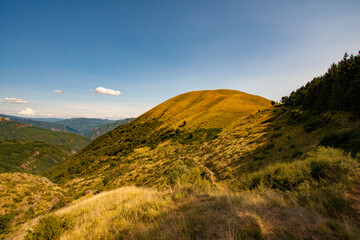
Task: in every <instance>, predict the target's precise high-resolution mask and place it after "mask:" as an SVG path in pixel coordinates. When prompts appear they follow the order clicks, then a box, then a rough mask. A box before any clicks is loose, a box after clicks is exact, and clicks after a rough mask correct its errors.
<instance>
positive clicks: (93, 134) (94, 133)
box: [85, 118, 134, 139]
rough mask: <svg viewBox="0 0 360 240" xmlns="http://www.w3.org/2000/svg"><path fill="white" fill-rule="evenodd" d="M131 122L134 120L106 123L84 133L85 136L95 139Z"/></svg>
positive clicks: (127, 119)
mask: <svg viewBox="0 0 360 240" xmlns="http://www.w3.org/2000/svg"><path fill="white" fill-rule="evenodd" d="M132 120H134V118H126V119H122V120H118V121H116V122H113V123H108V124H104V125H102V126H98V127H93V128H90V129H89V130H88V131H87V132H86V133H85V136H87V137H90V138H92V139H95V138H97V137H99V136H100V135H103V134H105V133H107V132H109V131H111V130H113V129H115V128H117V127H118V126H120V125H123V124H126V123H128V122H130V121H132Z"/></svg>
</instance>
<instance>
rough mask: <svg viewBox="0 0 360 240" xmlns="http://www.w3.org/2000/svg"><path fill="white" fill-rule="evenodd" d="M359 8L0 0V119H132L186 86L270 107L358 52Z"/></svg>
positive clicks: (350, 4)
mask: <svg viewBox="0 0 360 240" xmlns="http://www.w3.org/2000/svg"><path fill="white" fill-rule="evenodd" d="M359 11H360V1H358V0H354V1H351V0H349V1H331V0H327V1H307V0H304V1H227V0H218V1H212V0H207V1H200V0H192V1H186V0H185V1H171V0H166V1H165V0H164V1H161V0H158V1H150V0H144V1H136V0H129V1H125V0H123V1H110V0H109V1H100V0H99V1H95V0H93V1H77V0H74V1H56V0H52V1H41V0H39V1H21V0H19V1H12V0H10V1H7V0H2V1H0V113H2V114H8V115H15V116H23V117H60V118H71V117H91V118H108V119H121V118H125V117H136V116H139V115H141V114H142V113H144V112H146V111H147V110H149V109H151V108H153V107H155V106H156V105H158V104H160V103H161V102H163V101H165V100H167V99H169V98H171V97H174V96H176V95H179V94H181V93H185V92H188V91H194V90H208V89H235V90H240V91H243V92H247V93H250V94H255V95H260V96H263V97H265V98H268V99H271V100H275V101H279V100H280V99H281V97H282V96H285V95H289V94H290V93H291V91H293V90H296V89H297V88H299V87H301V86H302V85H304V84H306V82H308V81H311V80H312V79H313V78H314V77H317V76H320V75H322V74H324V73H325V72H326V71H327V69H328V68H329V67H330V65H331V64H332V63H334V62H338V61H339V60H341V59H342V57H343V55H344V53H345V52H347V53H349V54H354V55H355V54H357V53H358V51H359V50H360V31H359V30H360V14H359Z"/></svg>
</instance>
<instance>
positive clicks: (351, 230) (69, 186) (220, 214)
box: [0, 56, 360, 239]
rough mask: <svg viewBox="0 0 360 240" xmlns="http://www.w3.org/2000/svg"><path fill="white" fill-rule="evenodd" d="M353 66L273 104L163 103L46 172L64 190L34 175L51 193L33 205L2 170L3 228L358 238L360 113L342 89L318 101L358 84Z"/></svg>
mask: <svg viewBox="0 0 360 240" xmlns="http://www.w3.org/2000/svg"><path fill="white" fill-rule="evenodd" d="M357 61H358V56H356V57H353V56H351V57H350V58H348V57H345V58H344V59H343V61H342V62H341V63H339V64H338V65H333V67H332V68H331V69H330V70H331V71H333V72H334V75H332V73H331V74H330V73H328V77H321V78H319V79H320V80H315V83H319V84H318V85H316V84H315V85H313V84H314V81H313V82H312V83H309V84H308V85H307V87H303V88H301V89H300V90H298V91H296V93H293V94H292V95H290V97H288V98H284V99H283V102H284V103H285V104H283V105H277V104H276V103H275V102H272V103H271V101H269V100H266V99H263V98H261V97H258V96H253V95H249V94H245V93H242V92H238V91H231V90H214V91H196V92H190V93H186V94H182V95H179V96H177V97H175V98H172V99H169V100H168V101H166V102H164V103H162V104H160V105H159V106H157V107H155V108H153V109H152V110H150V111H149V112H147V113H145V114H143V115H142V116H140V117H139V118H137V119H134V120H133V121H131V122H129V123H128V124H125V125H121V126H119V127H117V128H116V129H114V130H112V131H110V132H108V133H107V134H104V135H102V136H100V137H98V138H96V139H95V140H94V141H93V142H92V143H90V144H89V145H87V146H86V147H85V148H83V149H81V150H80V151H79V152H78V153H76V154H75V155H73V156H71V157H70V158H69V159H67V160H65V161H63V162H61V163H60V164H59V165H56V166H55V167H53V168H52V169H50V170H49V171H47V172H46V176H49V177H50V178H51V180H53V181H56V182H57V183H59V184H60V183H61V184H62V185H61V188H59V187H58V186H57V185H55V184H52V183H51V182H50V181H48V180H45V179H42V181H43V183H46V184H45V186H46V187H45V188H46V189H47V190H49V189H52V190H53V191H52V192H47V193H45V195H42V196H41V203H39V205H33V202H34V199H33V194H32V192H34V193H37V194H39V191H36V190H35V189H32V188H31V187H30V186H26V184H24V183H20V184H17V183H16V181H18V180H15V179H18V178H19V177H14V176H16V175H15V174H14V175H6V176H7V180H6V181H4V183H3V185H4V186H5V188H6V191H5V194H3V195H2V197H0V200H2V201H1V203H2V202H4V203H5V204H3V205H2V206H0V207H1V208H0V209H1V211H3V212H2V213H1V214H2V215H3V217H2V219H8V218H9V216H11V221H10V222H11V223H10V225H7V224H3V225H1V227H2V229H3V230H2V231H3V235H4V236H5V235H7V236H8V237H9V238H10V239H23V238H24V237H25V236H26V238H27V239H50V238H51V239H359V238H360V229H359V226H360V219H359V214H360V193H359V189H360V177H359V161H360V158H359V153H358V152H359V149H360V148H359V143H360V140H359V139H360V138H359V136H360V132H359V126H360V124H359V123H360V120H359V118H358V114H357V113H356V111H355V110H354V107H353V104H350V105H348V106H349V107H344V108H343V107H342V106H343V105H342V104H343V103H344V102H342V101H347V100H349V99H351V98H348V97H345V96H344V97H343V98H342V100H339V99H337V100H339V103H340V105H336V106H337V107H339V108H337V107H334V106H335V105H332V104H333V103H332V100H329V99H328V100H329V101H330V102H328V103H327V102H326V101H327V100H326V101H325V103H326V104H325V105H324V108H318V104H320V103H319V102H318V101H324V98H322V96H325V95H327V96H335V95H336V94H337V93H338V87H339V86H341V88H343V89H342V90H341V91H340V92H342V93H344V94H345V95H346V94H347V92H351V91H353V90H351V91H350V90H349V89H348V88H347V87H349V86H352V87H354V84H355V83H356V81H355V83H354V81H353V80H352V77H353V76H355V79H356V76H357V75H356V73H354V71H353V70H354V69H358V68H357V66H353V65H354V64H358V62H357ZM345 66H346V67H345ZM334 69H335V70H336V71H335V70H334ZM330 70H329V71H330ZM354 74H355V75H354ZM325 75H326V74H325ZM325 75H324V76H325ZM344 76H346V77H344ZM345 78H346V79H345ZM321 79H322V80H321ZM346 81H349V82H348V83H349V84H345V83H346ZM329 82H330V86H331V87H330V88H327V87H324V86H329ZM338 83H339V84H340V83H341V84H340V85H339V84H338ZM343 83H344V86H343V85H342V84H343ZM345 85H346V86H345ZM313 86H318V87H319V86H321V87H319V88H318V89H317V87H313ZM355 87H357V86H355ZM304 89H305V90H306V91H305V90H304ZM314 89H317V90H316V91H318V90H319V91H320V90H321V93H318V94H315V93H314V92H313V91H315V90H314ZM334 89H337V90H334ZM316 91H315V92H316ZM303 94H304V96H303ZM350 95H351V94H350ZM299 96H300V97H299ZM317 98H319V99H317ZM335 99H336V98H335ZM346 99H347V100H346ZM304 101H305V102H308V101H310V102H313V103H315V105H313V106H312V105H311V104H307V103H305V102H304ZM338 110H340V111H338ZM0 176H1V175H0ZM21 177H22V178H31V179H32V178H34V177H31V175H21ZM37 181H40V179H37ZM29 182H30V185H31V184H32V183H31V181H29ZM1 183H2V182H1ZM23 185H25V188H23ZM34 185H35V184H34ZM43 185H44V184H43ZM131 185H136V186H131ZM0 187H2V185H0ZM149 187H151V189H150V188H149ZM27 188H30V189H31V192H30V193H29V192H26V191H25V190H24V189H27ZM0 190H2V189H0ZM28 195H30V196H31V198H29V199H28V198H26V201H25V200H24V199H25V197H24V196H28ZM55 195H56V196H57V198H56V199H57V200H56V201H55V200H54V196H55ZM35 197H36V196H35ZM3 199H5V201H4V200H3ZM17 206H26V208H24V209H25V210H26V211H25V210H24V209H23V210H21V208H17ZM40 206H41V207H40ZM64 206H65V207H64ZM3 209H4V210H3ZM35 216H39V218H34V217H35ZM24 219H28V221H27V220H24ZM2 221H3V222H4V220H2ZM0 223H1V222H0Z"/></svg>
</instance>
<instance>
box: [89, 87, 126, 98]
mask: <svg viewBox="0 0 360 240" xmlns="http://www.w3.org/2000/svg"><path fill="white" fill-rule="evenodd" d="M94 93H96V94H102V95H111V96H118V95H120V94H121V92H120V91H116V90H113V89H108V88H104V87H97V88H96V89H95V92H94Z"/></svg>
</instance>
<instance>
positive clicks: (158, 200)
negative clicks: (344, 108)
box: [12, 148, 360, 240]
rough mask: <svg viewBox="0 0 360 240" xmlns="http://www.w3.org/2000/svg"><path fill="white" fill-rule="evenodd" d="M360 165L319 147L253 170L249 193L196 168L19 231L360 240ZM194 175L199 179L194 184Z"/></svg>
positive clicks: (80, 204) (109, 194)
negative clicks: (356, 206)
mask: <svg viewBox="0 0 360 240" xmlns="http://www.w3.org/2000/svg"><path fill="white" fill-rule="evenodd" d="M319 167H321V168H319ZM357 167H358V163H357V161H356V160H355V159H353V158H351V157H350V156H348V155H346V154H344V153H343V152H342V151H340V150H337V149H331V148H319V149H317V150H315V151H313V152H311V153H310V154H309V155H307V157H306V158H305V159H304V160H299V161H295V162H293V163H291V164H278V165H275V166H273V167H271V168H266V169H265V170H263V171H259V172H256V173H254V174H253V175H251V176H252V177H251V178H249V179H244V180H243V182H242V183H243V184H244V185H243V190H242V191H235V192H234V191H230V190H228V189H226V188H222V187H217V186H214V185H212V184H211V183H210V182H209V181H207V180H204V179H202V178H201V175H196V173H192V174H193V176H190V175H186V174H184V175H182V176H181V175H179V178H178V180H177V181H176V185H175V186H174V187H173V188H171V189H166V190H156V189H154V188H153V189H149V188H139V187H134V186H129V187H122V188H118V189H115V190H111V191H105V192H102V193H98V194H96V195H92V194H89V195H87V196H86V197H83V198H81V199H79V200H77V201H75V202H74V203H72V204H70V205H68V206H67V207H64V208H62V209H59V210H57V211H54V212H52V213H50V214H47V215H45V216H43V217H42V218H40V219H39V221H38V222H32V224H30V225H28V230H29V231H28V232H27V233H26V234H25V233H24V231H18V232H14V235H12V236H13V237H14V238H15V239H17V238H16V237H19V239H21V237H22V236H24V235H26V238H25V239H49V238H51V239H84V240H85V239H164V240H165V239H174V240H175V239H229V240H230V239H354V240H355V239H358V238H359V237H360V231H359V229H358V228H357V225H358V222H357V220H356V219H357V217H356V216H357V215H356V214H357V213H356V212H354V211H353V210H352V205H351V204H352V201H351V199H352V198H351V197H353V196H354V194H353V193H351V191H350V194H348V193H349V190H351V187H352V186H353V185H352V182H351V181H352V180H353V179H354V178H353V177H354V176H355V170H356V168H357ZM274 171H275V172H278V173H277V174H274ZM191 177H193V178H194V179H196V180H195V181H194V182H193V183H189V182H188V180H189V178H191ZM256 179H259V181H258V180H256ZM256 184H258V185H256ZM289 186H290V187H291V189H288V191H284V189H283V187H285V188H289ZM250 189H253V190H252V191H250ZM289 190H290V191H289Z"/></svg>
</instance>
